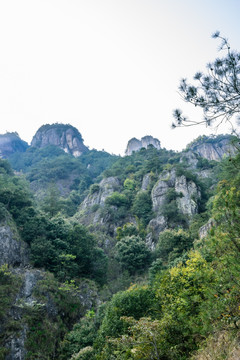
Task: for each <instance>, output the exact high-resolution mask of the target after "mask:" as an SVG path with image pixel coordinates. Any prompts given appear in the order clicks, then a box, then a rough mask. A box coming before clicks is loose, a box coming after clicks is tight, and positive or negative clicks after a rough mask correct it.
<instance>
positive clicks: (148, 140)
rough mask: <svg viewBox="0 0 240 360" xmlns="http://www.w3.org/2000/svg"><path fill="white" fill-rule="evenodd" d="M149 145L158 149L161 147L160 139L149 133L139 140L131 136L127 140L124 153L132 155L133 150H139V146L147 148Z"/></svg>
mask: <svg viewBox="0 0 240 360" xmlns="http://www.w3.org/2000/svg"><path fill="white" fill-rule="evenodd" d="M149 145H152V146H153V147H155V148H156V149H158V150H159V149H160V148H161V144H160V141H159V140H158V139H156V138H154V137H152V136H150V135H147V136H144V137H142V138H141V140H138V139H136V138H132V139H130V140H129V141H128V144H127V148H126V151H125V154H126V155H132V153H133V152H134V151H139V150H141V148H145V149H147V148H148V146H149Z"/></svg>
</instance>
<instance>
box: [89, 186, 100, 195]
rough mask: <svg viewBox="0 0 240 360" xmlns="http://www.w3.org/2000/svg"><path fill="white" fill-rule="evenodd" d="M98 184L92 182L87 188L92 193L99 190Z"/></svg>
mask: <svg viewBox="0 0 240 360" xmlns="http://www.w3.org/2000/svg"><path fill="white" fill-rule="evenodd" d="M99 190H100V186H99V185H98V184H92V185H91V186H90V188H89V193H90V194H91V195H92V194H94V193H96V192H99Z"/></svg>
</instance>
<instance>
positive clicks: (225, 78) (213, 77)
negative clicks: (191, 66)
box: [172, 31, 240, 127]
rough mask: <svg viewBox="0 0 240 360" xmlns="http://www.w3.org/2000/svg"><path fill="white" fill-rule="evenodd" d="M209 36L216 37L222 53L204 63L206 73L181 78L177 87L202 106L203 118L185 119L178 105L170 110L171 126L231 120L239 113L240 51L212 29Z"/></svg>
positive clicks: (191, 101) (210, 123) (191, 100)
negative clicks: (172, 116) (189, 77)
mask: <svg viewBox="0 0 240 360" xmlns="http://www.w3.org/2000/svg"><path fill="white" fill-rule="evenodd" d="M212 37H213V38H216V39H220V40H221V45H220V50H221V51H224V53H225V56H224V57H222V58H217V59H216V60H215V61H214V62H212V63H209V64H207V71H206V73H202V72H197V73H196V74H195V76H194V77H193V79H194V81H195V82H194V84H189V83H188V82H187V79H182V80H181V83H180V86H179V90H180V94H181V96H182V98H183V99H184V100H185V101H186V102H188V103H191V104H193V105H194V106H196V107H199V108H201V109H202V110H203V120H202V121H198V120H194V119H188V118H187V117H185V116H183V114H182V111H181V110H179V109H176V110H174V113H173V115H174V118H175V121H174V122H173V124H172V126H173V127H179V126H193V125H198V124H206V125H207V126H209V125H213V124H215V125H216V126H217V127H218V126H219V125H220V124H222V123H223V122H229V123H230V124H232V123H231V120H232V118H233V116H234V115H238V114H239V113H240V53H239V52H236V51H233V50H231V47H230V45H229V42H228V40H227V39H226V38H224V37H222V36H220V33H219V31H217V32H215V33H214V34H213V36H212Z"/></svg>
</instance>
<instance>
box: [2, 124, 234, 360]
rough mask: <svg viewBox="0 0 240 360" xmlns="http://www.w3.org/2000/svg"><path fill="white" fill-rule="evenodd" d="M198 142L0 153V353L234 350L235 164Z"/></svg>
mask: <svg viewBox="0 0 240 360" xmlns="http://www.w3.org/2000/svg"><path fill="white" fill-rule="evenodd" d="M45 130H46V129H45ZM43 133H44V131H43ZM200 140H201V141H200V143H199V139H198V140H197V141H196V143H195V145H194V143H193V144H190V146H189V147H188V148H187V149H186V151H183V152H181V153H176V152H174V151H168V150H166V149H161V148H159V149H158V148H156V147H154V146H149V147H147V146H146V147H141V148H140V149H139V150H137V151H134V152H133V153H132V154H131V155H128V156H125V157H118V156H113V155H110V154H107V153H105V152H98V151H96V150H91V151H87V152H86V153H83V154H82V155H81V156H78V157H74V156H73V155H71V154H70V153H66V152H65V151H64V150H63V149H61V146H58V145H53V144H51V145H46V146H43V147H41V146H40V145H39V147H34V146H32V147H30V148H29V149H27V150H26V151H25V152H24V153H15V154H12V155H11V156H10V157H9V161H10V162H11V164H12V167H13V169H14V170H16V171H17V172H18V174H19V172H20V170H21V172H20V174H21V175H18V176H16V175H14V172H13V170H12V168H11V166H10V164H9V162H7V161H6V160H2V159H0V359H9V360H13V359H16V360H17V359H24V360H25V359H26V360H27V359H36V358H37V359H46V358H51V359H58V360H64V359H66V360H69V359H72V360H73V359H75V360H76V359H78V360H80V359H81V360H86V359H88V360H96V359H97V360H108V359H116V360H120V359H122V358H123V357H126V358H127V357H128V356H129V354H130V356H131V357H130V358H131V359H135V360H136V359H138V358H141V359H143V360H148V359H160V360H163V359H168V360H187V359H191V360H193V359H195V358H196V359H201V353H197V352H196V351H197V350H198V349H199V348H200V347H203V346H204V345H203V343H202V339H209V340H208V346H207V347H206V354H207V352H208V353H211V352H213V348H214V346H216V347H217V350H216V351H218V354H221V351H225V349H224V347H221V346H222V344H220V343H219V341H218V340H217V338H216V336H217V335H216V334H219V338H221V337H222V338H224V339H225V340H226V347H227V348H228V349H230V347H231V346H233V349H234V352H233V354H237V351H238V348H237V339H238V336H239V334H238V327H239V321H240V320H239V319H240V318H239V312H238V307H239V288H238V286H237V284H238V280H239V279H238V278H239V262H238V261H237V259H238V257H239V244H238V239H239V221H238V220H239V208H240V202H239V191H238V189H239V163H240V160H239V155H238V156H237V157H236V158H234V157H233V156H232V157H231V161H229V159H228V158H227V157H225V156H223V158H222V159H219V158H216V159H215V160H212V158H211V156H210V155H209V154H212V153H211V152H210V153H209V152H208V153H207V154H206V153H204V154H205V155H206V157H204V156H201V154H200V150H199V152H197V151H196V149H197V148H198V149H199V146H201V148H204V146H205V145H204V144H210V145H211V142H212V141H213V139H212V138H207V139H206V138H204V139H200ZM203 140H204V141H205V142H204V141H203ZM218 140H219V144H220V145H218ZM222 140H223V138H222V136H220V137H219V138H214V148H215V149H217V147H221V148H223V147H224V146H225V145H224V146H223V142H222ZM44 141H45V140H44ZM224 141H226V138H224ZM196 144H197V145H196ZM224 144H225V142H224ZM141 145H142V144H141ZM211 146H212V145H211ZM226 146H227V145H226ZM204 154H203V155H204ZM208 157H209V158H210V159H211V160H208ZM216 160H217V161H216ZM22 174H23V176H22ZM218 182H220V183H219V185H218V186H217V183H218ZM30 188H31V190H32V191H30ZM226 204H227V206H226ZM236 279H237V281H236ZM131 284H135V285H131ZM130 285H131V286H130ZM226 331H227V334H226ZM180 334H181V336H180ZM226 351H227V350H226ZM203 354H205V353H203ZM193 356H195V357H193ZM204 356H205V355H204ZM213 359H214V360H216V359H215V358H213Z"/></svg>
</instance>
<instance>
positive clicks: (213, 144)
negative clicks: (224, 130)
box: [187, 135, 236, 161]
mask: <svg viewBox="0 0 240 360" xmlns="http://www.w3.org/2000/svg"><path fill="white" fill-rule="evenodd" d="M234 141H235V137H234V136H231V135H218V136H213V135H212V136H205V135H204V136H199V137H198V138H197V139H196V140H194V141H193V142H191V143H190V144H189V145H188V146H187V150H188V151H191V152H194V153H196V154H198V155H199V156H201V157H203V158H205V159H207V160H215V161H220V160H222V158H223V157H224V156H230V155H233V154H234V153H235V152H236V148H235V147H234Z"/></svg>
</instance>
